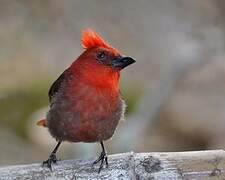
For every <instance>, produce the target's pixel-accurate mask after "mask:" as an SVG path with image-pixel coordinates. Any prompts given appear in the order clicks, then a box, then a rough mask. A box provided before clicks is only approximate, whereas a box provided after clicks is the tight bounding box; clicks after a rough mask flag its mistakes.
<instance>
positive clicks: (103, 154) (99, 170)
mask: <svg viewBox="0 0 225 180" xmlns="http://www.w3.org/2000/svg"><path fill="white" fill-rule="evenodd" d="M100 161H101V164H100V166H99V169H98V173H100V172H101V170H102V168H103V164H104V161H105V164H106V168H108V166H109V164H108V157H107V154H106V153H105V152H104V151H102V152H101V154H100V156H99V157H98V159H97V160H95V161H94V162H93V164H92V166H94V165H95V164H97V163H99V162H100Z"/></svg>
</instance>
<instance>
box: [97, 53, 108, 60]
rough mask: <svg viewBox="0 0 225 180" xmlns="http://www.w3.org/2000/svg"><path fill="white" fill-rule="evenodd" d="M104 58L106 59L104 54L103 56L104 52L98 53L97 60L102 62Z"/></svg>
mask: <svg viewBox="0 0 225 180" xmlns="http://www.w3.org/2000/svg"><path fill="white" fill-rule="evenodd" d="M105 57H106V54H105V52H103V51H102V52H99V53H98V54H97V58H98V60H104V59H105Z"/></svg>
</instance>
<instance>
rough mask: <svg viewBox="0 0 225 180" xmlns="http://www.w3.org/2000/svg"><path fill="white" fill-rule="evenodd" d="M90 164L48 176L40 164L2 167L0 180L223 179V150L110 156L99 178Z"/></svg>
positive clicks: (63, 166) (69, 163) (70, 165)
mask: <svg viewBox="0 0 225 180" xmlns="http://www.w3.org/2000/svg"><path fill="white" fill-rule="evenodd" d="M92 161H93V159H90V160H65V161H60V162H58V164H57V165H54V166H53V171H52V172H51V171H50V170H49V169H47V168H42V167H41V165H40V164H29V165H19V166H9V167H3V168H0V179H1V180H2V179H6V180H11V179H70V180H71V179H157V180H160V179H166V180H169V179H173V180H176V179H221V180H222V179H225V151H223V150H212V151H192V152H171V153H134V152H130V153H124V154H116V155H110V156H109V168H108V169H106V168H104V169H103V170H102V171H101V173H100V174H98V173H97V171H98V166H97V165H96V166H94V167H92V166H91V164H92Z"/></svg>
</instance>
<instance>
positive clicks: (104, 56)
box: [73, 29, 135, 84]
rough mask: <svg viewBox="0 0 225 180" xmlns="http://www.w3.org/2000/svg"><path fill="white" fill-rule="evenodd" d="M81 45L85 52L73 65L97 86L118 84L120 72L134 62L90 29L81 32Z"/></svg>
mask: <svg viewBox="0 0 225 180" xmlns="http://www.w3.org/2000/svg"><path fill="white" fill-rule="evenodd" d="M81 43H82V46H83V48H84V49H85V51H84V52H83V53H82V54H81V55H80V57H78V59H77V60H76V61H75V62H74V63H73V65H74V66H75V67H76V69H77V67H78V68H79V70H78V71H82V72H83V74H85V77H87V78H88V79H89V80H92V81H94V82H95V83H97V84H98V82H99V81H101V82H104V84H107V82H108V83H110V82H114V81H115V82H114V83H116V84H118V81H119V76H120V71H121V70H122V69H123V68H125V67H127V66H128V65H130V64H132V63H134V62H135V60H134V59H133V58H131V57H128V56H122V55H121V54H120V53H119V51H118V50H117V49H115V48H113V47H112V46H110V45H109V44H108V43H106V42H105V41H104V40H103V38H101V37H100V36H99V35H98V34H97V33H96V32H94V31H93V30H91V29H87V30H85V31H83V32H82V38H81Z"/></svg>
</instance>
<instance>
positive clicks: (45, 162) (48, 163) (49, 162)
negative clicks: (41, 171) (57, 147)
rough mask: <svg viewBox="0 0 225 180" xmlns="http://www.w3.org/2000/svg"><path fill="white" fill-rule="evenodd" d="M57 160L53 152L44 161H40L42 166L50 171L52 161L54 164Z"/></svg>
mask: <svg viewBox="0 0 225 180" xmlns="http://www.w3.org/2000/svg"><path fill="white" fill-rule="evenodd" d="M57 161H58V159H57V158H56V155H55V154H54V153H53V154H51V155H50V156H49V158H48V159H47V160H46V161H44V162H43V163H42V166H43V167H44V166H47V167H48V168H49V169H50V170H51V171H52V163H54V164H55V163H57Z"/></svg>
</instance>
